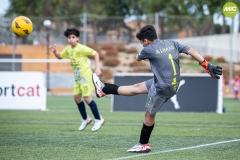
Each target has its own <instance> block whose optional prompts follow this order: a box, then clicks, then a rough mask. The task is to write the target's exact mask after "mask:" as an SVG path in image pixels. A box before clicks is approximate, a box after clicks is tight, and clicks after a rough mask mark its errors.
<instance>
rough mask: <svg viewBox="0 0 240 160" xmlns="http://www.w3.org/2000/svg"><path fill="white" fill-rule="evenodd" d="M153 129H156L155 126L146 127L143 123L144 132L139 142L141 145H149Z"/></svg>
mask: <svg viewBox="0 0 240 160" xmlns="http://www.w3.org/2000/svg"><path fill="white" fill-rule="evenodd" d="M153 128H154V124H153V125H152V126H146V125H145V124H144V123H143V127H142V131H141V135H140V140H139V142H140V143H141V144H147V143H148V141H149V138H150V136H151V133H152V130H153Z"/></svg>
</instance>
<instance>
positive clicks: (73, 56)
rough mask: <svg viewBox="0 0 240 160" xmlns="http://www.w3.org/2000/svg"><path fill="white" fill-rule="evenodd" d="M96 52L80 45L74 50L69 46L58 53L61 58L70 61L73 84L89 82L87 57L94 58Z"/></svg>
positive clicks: (90, 73) (89, 74) (89, 69)
mask: <svg viewBox="0 0 240 160" xmlns="http://www.w3.org/2000/svg"><path fill="white" fill-rule="evenodd" d="M95 54H96V51H95V50H93V49H91V48H89V47H87V46H85V45H82V44H79V43H78V44H77V46H76V47H75V48H72V46H71V45H69V46H67V47H66V48H64V50H63V51H62V52H61V53H60V56H61V58H67V59H70V62H71V66H72V68H73V71H74V78H75V84H83V83H86V82H88V81H89V80H91V76H92V70H91V67H90V65H89V63H88V56H94V55H95Z"/></svg>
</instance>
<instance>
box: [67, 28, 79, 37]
mask: <svg viewBox="0 0 240 160" xmlns="http://www.w3.org/2000/svg"><path fill="white" fill-rule="evenodd" d="M72 34H73V35H75V36H76V37H79V36H80V32H79V30H78V29H76V28H68V29H67V30H66V31H65V32H64V36H65V37H68V36H70V35H72Z"/></svg>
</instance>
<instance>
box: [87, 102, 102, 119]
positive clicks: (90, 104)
mask: <svg viewBox="0 0 240 160" xmlns="http://www.w3.org/2000/svg"><path fill="white" fill-rule="evenodd" d="M88 105H89V107H90V108H91V110H92V113H93V115H94V117H95V119H98V120H100V119H101V118H100V115H99V112H98V108H97V104H96V103H95V101H94V100H92V102H91V103H89V104H88Z"/></svg>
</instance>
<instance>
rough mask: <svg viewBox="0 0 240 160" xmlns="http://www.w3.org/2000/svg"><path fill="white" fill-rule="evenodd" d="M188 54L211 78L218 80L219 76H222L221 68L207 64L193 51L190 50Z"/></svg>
mask: <svg viewBox="0 0 240 160" xmlns="http://www.w3.org/2000/svg"><path fill="white" fill-rule="evenodd" d="M188 54H189V55H191V56H192V57H193V58H194V59H195V60H197V61H198V62H199V64H200V65H201V66H202V67H203V68H204V69H205V70H206V71H207V72H208V73H209V74H210V75H211V77H212V78H217V79H219V78H220V75H222V67H219V66H215V65H213V64H211V63H209V62H208V61H206V60H205V59H204V58H203V57H202V56H201V55H200V54H199V53H198V52H197V51H195V50H194V49H190V50H189V51H188Z"/></svg>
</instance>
